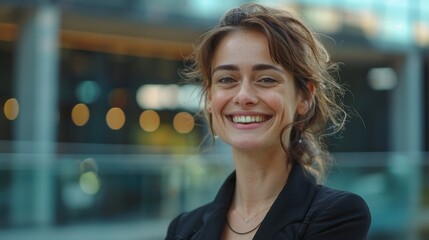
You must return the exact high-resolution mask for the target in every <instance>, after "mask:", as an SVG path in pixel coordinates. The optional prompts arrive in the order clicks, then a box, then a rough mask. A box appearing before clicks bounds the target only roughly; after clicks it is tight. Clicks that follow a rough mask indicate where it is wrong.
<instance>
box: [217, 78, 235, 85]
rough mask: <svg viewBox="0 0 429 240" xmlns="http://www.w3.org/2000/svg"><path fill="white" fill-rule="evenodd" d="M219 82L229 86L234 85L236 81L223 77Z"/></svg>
mask: <svg viewBox="0 0 429 240" xmlns="http://www.w3.org/2000/svg"><path fill="white" fill-rule="evenodd" d="M217 82H218V83H220V84H229V83H234V82H236V81H235V80H234V79H233V78H231V77H222V78H220V79H219V80H218V81H217Z"/></svg>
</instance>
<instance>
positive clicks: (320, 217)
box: [305, 186, 371, 239]
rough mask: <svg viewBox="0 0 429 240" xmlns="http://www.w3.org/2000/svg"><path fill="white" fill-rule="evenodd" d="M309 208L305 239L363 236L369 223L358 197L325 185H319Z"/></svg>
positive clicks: (367, 213) (361, 200)
mask: <svg viewBox="0 0 429 240" xmlns="http://www.w3.org/2000/svg"><path fill="white" fill-rule="evenodd" d="M311 211H312V213H311V215H312V216H311V220H310V224H309V225H308V229H307V231H306V234H305V235H306V236H307V237H306V238H305V239H365V238H366V235H367V233H368V230H369V226H370V224H371V214H370V211H369V208H368V205H367V204H366V202H365V200H364V199H363V198H362V197H361V196H359V195H357V194H354V193H351V192H346V191H339V190H335V189H332V188H329V187H326V186H320V190H319V193H318V195H317V197H316V199H315V200H314V202H313V206H312V208H311Z"/></svg>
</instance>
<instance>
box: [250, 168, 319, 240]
mask: <svg viewBox="0 0 429 240" xmlns="http://www.w3.org/2000/svg"><path fill="white" fill-rule="evenodd" d="M316 193H317V186H316V181H315V179H314V178H313V177H312V176H311V175H310V174H308V173H306V172H305V171H304V169H303V168H302V167H301V165H299V164H295V165H294V166H293V168H292V170H291V172H290V175H289V177H288V180H287V183H286V184H285V186H284V187H283V190H282V191H281V192H280V194H279V196H278V197H277V199H276V200H275V201H274V203H273V206H272V207H271V208H270V210H269V211H268V213H267V215H266V216H265V219H264V220H263V222H262V224H261V226H260V227H259V229H258V231H257V232H256V234H255V237H254V238H253V239H274V236H275V235H277V234H278V233H279V231H280V230H281V229H283V228H284V227H285V226H287V225H289V224H292V223H296V222H302V221H303V220H304V217H305V215H306V214H307V211H308V210H309V209H310V207H311V204H312V202H313V199H314V196H315V195H316Z"/></svg>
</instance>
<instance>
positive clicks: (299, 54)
mask: <svg viewBox="0 0 429 240" xmlns="http://www.w3.org/2000/svg"><path fill="white" fill-rule="evenodd" d="M192 60H193V65H192V66H190V69H188V71H187V72H186V76H187V77H188V78H190V79H199V80H200V81H201V82H202V84H203V87H204V94H203V97H204V101H205V104H204V108H205V113H206V118H207V120H208V123H209V126H210V130H211V131H212V133H213V135H214V136H218V137H219V138H221V139H222V140H223V141H224V142H226V143H227V144H229V145H230V146H231V147H232V155H233V159H234V164H235V171H234V173H232V174H231V175H230V176H229V177H228V178H227V179H226V181H225V183H224V184H223V186H222V187H221V189H220V190H219V192H218V194H217V196H216V198H215V200H214V201H213V202H211V203H209V204H207V205H205V206H202V207H200V208H198V209H196V210H193V211H191V212H188V213H183V214H181V215H179V216H178V217H176V218H175V219H174V220H173V221H172V222H171V224H170V226H169V229H168V233H167V237H166V239H204V240H207V239H270V240H271V239H323V240H326V239H347V240H350V239H365V238H366V235H367V231H368V229H369V225H370V213H369V209H368V207H367V205H366V203H365V202H364V200H363V199H362V198H361V197H359V196H357V195H355V194H353V193H349V192H344V191H338V190H334V189H331V188H328V187H326V186H323V185H319V184H318V181H320V180H321V179H322V177H323V176H324V173H325V168H326V165H327V161H328V160H329V154H328V153H327V152H326V150H325V147H324V145H323V144H322V142H321V141H322V137H323V136H325V135H326V134H327V130H328V131H330V133H335V132H337V131H339V130H340V129H341V128H342V127H343V124H344V122H345V117H346V114H345V112H344V110H343V108H342V105H341V104H340V101H339V98H340V97H341V96H342V94H343V92H342V89H341V87H340V86H339V85H338V84H337V83H336V82H335V81H334V79H333V78H332V77H331V76H330V74H329V72H330V71H331V70H335V67H336V66H335V64H332V63H330V60H329V56H328V54H327V52H326V51H325V49H324V48H323V46H322V45H321V43H320V42H319V41H318V40H317V39H316V38H315V36H314V34H313V33H312V32H311V31H310V30H309V28H308V27H307V26H305V25H304V24H303V23H302V21H301V20H299V19H298V18H297V17H295V16H294V15H292V14H290V13H288V12H286V11H282V10H277V9H273V8H268V7H263V6H261V5H257V4H246V5H243V6H241V7H240V8H236V9H233V10H231V11H229V12H228V13H227V14H226V15H225V16H224V17H223V18H222V19H221V21H220V24H219V26H217V27H215V28H214V29H212V30H211V31H209V32H208V33H206V34H205V35H204V36H203V38H202V39H201V40H200V43H199V44H198V46H197V47H196V50H195V53H194V55H193V58H192ZM328 124H329V128H328V129H327V125H328Z"/></svg>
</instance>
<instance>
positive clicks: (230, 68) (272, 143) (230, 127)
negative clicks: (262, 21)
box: [206, 30, 304, 151]
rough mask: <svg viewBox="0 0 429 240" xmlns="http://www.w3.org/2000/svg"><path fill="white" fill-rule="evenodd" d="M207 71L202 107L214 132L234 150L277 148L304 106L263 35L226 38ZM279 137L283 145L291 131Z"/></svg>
mask: <svg viewBox="0 0 429 240" xmlns="http://www.w3.org/2000/svg"><path fill="white" fill-rule="evenodd" d="M211 67H212V72H211V77H212V83H211V86H210V89H209V91H208V93H207V100H208V101H207V106H206V107H207V110H208V111H209V112H210V113H212V122H213V130H214V133H215V134H216V135H218V136H219V137H220V138H221V139H222V140H223V141H224V142H226V143H228V144H230V145H231V146H232V147H233V148H235V149H239V150H252V151H253V150H256V151H259V150H262V149H264V150H268V149H270V148H278V147H282V146H281V141H280V134H281V133H282V129H283V128H284V127H285V126H287V125H288V124H290V123H292V121H293V118H294V115H295V113H296V112H297V111H298V112H301V111H303V107H304V106H303V105H304V104H303V101H302V100H301V97H300V96H299V95H298V94H297V92H296V90H295V84H294V79H293V77H292V76H291V75H290V74H289V72H288V71H287V70H286V69H284V68H283V67H282V66H281V65H279V64H277V63H275V62H273V60H272V59H271V57H270V53H269V47H268V41H267V39H266V37H265V35H263V34H262V33H259V32H256V31H249V30H243V31H241V30H239V31H235V32H232V33H229V34H228V35H227V36H225V37H224V38H223V39H222V40H221V41H220V42H219V44H218V46H217V48H216V50H215V52H214V56H213V61H212V65H211ZM283 134H284V136H282V138H283V141H284V143H286V144H288V139H289V134H290V128H288V129H287V130H286V131H284V132H283Z"/></svg>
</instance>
